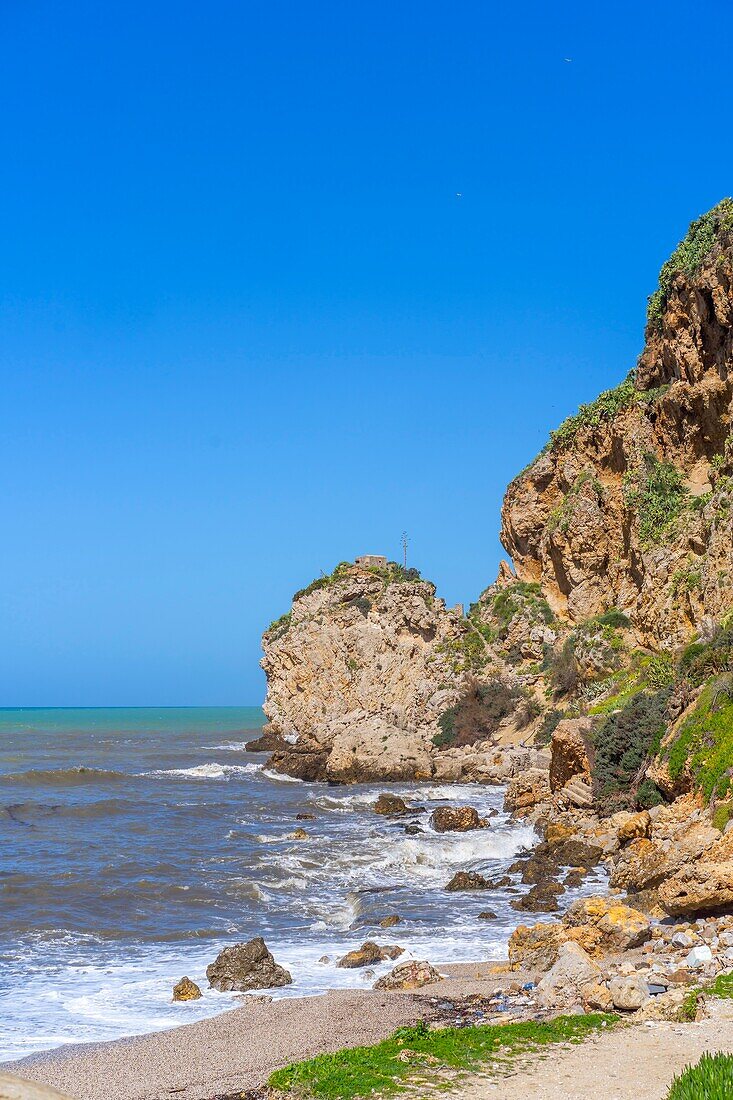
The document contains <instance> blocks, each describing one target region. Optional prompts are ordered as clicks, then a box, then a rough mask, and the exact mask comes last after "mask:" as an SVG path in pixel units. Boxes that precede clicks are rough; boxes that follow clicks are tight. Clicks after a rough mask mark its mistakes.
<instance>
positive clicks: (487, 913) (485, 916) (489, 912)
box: [478, 909, 499, 920]
mask: <svg viewBox="0 0 733 1100" xmlns="http://www.w3.org/2000/svg"><path fill="white" fill-rule="evenodd" d="M478 919H479V920H498V919H499V918H498V917H497V915H496V913H495V912H494V910H493V909H484V910H482V912H480V913H479V915H478Z"/></svg>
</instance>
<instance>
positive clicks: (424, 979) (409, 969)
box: [374, 959, 442, 989]
mask: <svg viewBox="0 0 733 1100" xmlns="http://www.w3.org/2000/svg"><path fill="white" fill-rule="evenodd" d="M440 981H442V977H441V975H440V974H439V973H438V971H437V970H436V969H435V967H434V966H431V965H430V963H429V962H418V961H417V960H415V959H410V960H409V961H408V962H403V963H398V964H397V966H396V967H395V968H394V970H391V971H390V972H389V974H385V975H384V977H382V978H380V979H379V981H378V982H376V984H375V986H374V988H375V989H420V987H421V986H423V985H431V984H432V983H433V982H440Z"/></svg>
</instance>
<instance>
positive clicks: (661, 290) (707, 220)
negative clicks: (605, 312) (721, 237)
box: [647, 198, 733, 330]
mask: <svg viewBox="0 0 733 1100" xmlns="http://www.w3.org/2000/svg"><path fill="white" fill-rule="evenodd" d="M732 225H733V200H732V199H727V198H726V199H723V200H722V201H721V202H719V203H718V204H717V206H714V207H713V208H712V210H708V212H707V213H706V214H703V215H702V217H700V218H698V219H697V220H696V221H694V222H692V223H691V224H690V227H689V229H688V230H687V233H686V235H685V237H684V238H683V240H681V241H680V243H679V244H678V245H677V248H676V249H675V250H674V252H673V253H672V255H671V256H670V257H669V259H668V260H667V261H666V262H665V263H664V264H663V265H662V269H661V271H660V272H659V285H658V287H657V289H656V290H655V291H654V293H653V294H652V295H651V296H650V298H649V304H648V306H647V321H648V322H649V324H650V325H653V326H654V328H656V329H657V330H659V329H661V327H662V318H663V316H664V310H665V308H666V306H667V301H668V298H669V292H670V290H671V288H672V283H673V282H674V279H675V277H676V276H677V275H679V274H684V275H687V276H688V278H691V277H692V276H693V275H694V274H695V273H696V272H697V271H698V270H699V268H700V266H701V265H702V263H703V261H704V260H705V258H706V256H708V255H709V253H710V252H711V250H712V248H713V245H714V244H715V241H716V237H717V235H718V233H719V231H720V230H721V228H723V229H730V228H731V226H732Z"/></svg>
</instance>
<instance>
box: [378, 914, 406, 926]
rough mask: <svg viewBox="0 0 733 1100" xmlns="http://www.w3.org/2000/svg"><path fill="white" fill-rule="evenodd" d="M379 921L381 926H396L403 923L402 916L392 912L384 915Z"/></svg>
mask: <svg viewBox="0 0 733 1100" xmlns="http://www.w3.org/2000/svg"><path fill="white" fill-rule="evenodd" d="M378 923H379V927H380V928H394V926H395V925H396V924H401V923H402V917H400V916H398V915H397V913H392V914H390V916H388V917H382V919H381V920H380V921H379V922H378Z"/></svg>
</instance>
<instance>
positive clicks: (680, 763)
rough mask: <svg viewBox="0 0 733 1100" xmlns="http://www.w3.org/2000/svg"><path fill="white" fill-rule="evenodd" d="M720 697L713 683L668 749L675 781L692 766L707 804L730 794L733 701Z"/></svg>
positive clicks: (732, 755)
mask: <svg viewBox="0 0 733 1100" xmlns="http://www.w3.org/2000/svg"><path fill="white" fill-rule="evenodd" d="M717 696H718V691H717V689H716V682H715V681H711V682H710V683H708V684H707V685H706V686H705V688H704V689H703V692H702V694H701V696H700V698H699V700H698V703H697V706H696V707H695V709H694V711H693V712H692V714H691V715H690V717H689V718H688V719H687V720H686V721H685V722H684V723H683V725H682V728H681V729H680V730H679V732H678V734H677V736H676V737H675V738H674V740H673V741H672V743H671V744H670V745H669V747H668V749H667V766H668V769H669V774H670V776H671V777H672V779H678V778H679V777H680V776H681V775H682V772H683V770H684V768H685V765H686V764H687V763H688V762H689V766H690V771H691V773H692V776H693V778H694V780H695V783H696V785H697V786H698V787H699V788H700V789H701V791H702V793H703V794H704V796H705V798H706V799H707V800H710V799H711V798H712V797H713V796H715V797H717V798H724V797H725V795H726V794H727V793H728V788H729V786H730V777H729V775H728V770H729V768H730V766H731V760H733V700H731V699H730V698H729V697H728V696H727V695H723V696H722V697H721V698H717Z"/></svg>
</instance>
